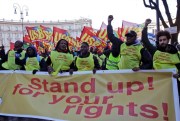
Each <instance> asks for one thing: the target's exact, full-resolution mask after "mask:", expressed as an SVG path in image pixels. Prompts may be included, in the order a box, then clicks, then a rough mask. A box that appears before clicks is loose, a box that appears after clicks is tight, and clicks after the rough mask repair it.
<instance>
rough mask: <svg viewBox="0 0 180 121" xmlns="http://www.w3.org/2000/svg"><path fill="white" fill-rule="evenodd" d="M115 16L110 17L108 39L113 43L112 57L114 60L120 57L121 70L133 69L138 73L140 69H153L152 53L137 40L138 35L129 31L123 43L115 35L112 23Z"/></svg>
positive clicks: (119, 65)
mask: <svg viewBox="0 0 180 121" xmlns="http://www.w3.org/2000/svg"><path fill="white" fill-rule="evenodd" d="M112 20H113V16H112V15H109V16H108V26H107V33H108V38H109V40H110V41H111V42H112V49H111V52H112V55H113V57H114V58H116V57H118V56H120V60H119V63H118V67H119V69H120V70H121V69H132V70H133V71H138V70H140V69H151V68H152V57H151V55H150V53H149V52H148V51H147V50H146V49H145V48H144V47H143V46H142V45H141V43H140V42H139V41H138V40H137V33H136V32H135V31H132V30H131V31H129V32H128V33H127V34H126V35H125V36H126V42H123V41H122V40H120V39H119V38H117V37H115V36H114V34H113V28H112V25H111V22H112Z"/></svg>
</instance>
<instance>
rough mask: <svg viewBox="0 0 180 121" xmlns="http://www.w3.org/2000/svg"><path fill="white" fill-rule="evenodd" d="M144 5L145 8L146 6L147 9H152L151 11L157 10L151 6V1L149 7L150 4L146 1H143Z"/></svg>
mask: <svg viewBox="0 0 180 121" xmlns="http://www.w3.org/2000/svg"><path fill="white" fill-rule="evenodd" d="M143 3H144V6H145V7H147V8H151V9H155V7H154V6H152V4H151V0H149V5H148V4H146V0H143Z"/></svg>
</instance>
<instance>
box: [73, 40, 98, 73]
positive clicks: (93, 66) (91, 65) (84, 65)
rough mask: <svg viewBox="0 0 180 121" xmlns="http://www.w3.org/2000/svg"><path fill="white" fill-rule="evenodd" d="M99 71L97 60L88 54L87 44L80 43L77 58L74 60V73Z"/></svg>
mask: <svg viewBox="0 0 180 121" xmlns="http://www.w3.org/2000/svg"><path fill="white" fill-rule="evenodd" d="M99 69H100V65H99V62H98V59H97V57H96V56H95V55H93V54H92V53H90V52H89V44H88V43H87V42H82V44H81V50H80V54H79V56H77V57H76V58H75V70H76V71H90V70H92V71H93V73H96V70H99Z"/></svg>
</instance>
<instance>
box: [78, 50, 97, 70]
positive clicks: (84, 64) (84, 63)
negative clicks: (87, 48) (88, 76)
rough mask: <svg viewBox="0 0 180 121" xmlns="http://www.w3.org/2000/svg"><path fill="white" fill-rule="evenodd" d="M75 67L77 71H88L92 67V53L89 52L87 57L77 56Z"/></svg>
mask: <svg viewBox="0 0 180 121" xmlns="http://www.w3.org/2000/svg"><path fill="white" fill-rule="evenodd" d="M76 67H77V68H78V71H90V70H93V69H94V59H93V54H91V53H90V55H89V57H87V58H80V57H77V59H76Z"/></svg>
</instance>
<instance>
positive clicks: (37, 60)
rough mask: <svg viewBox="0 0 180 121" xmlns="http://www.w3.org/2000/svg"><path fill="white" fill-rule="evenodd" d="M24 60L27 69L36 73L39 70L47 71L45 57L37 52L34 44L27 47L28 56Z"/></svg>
mask: <svg viewBox="0 0 180 121" xmlns="http://www.w3.org/2000/svg"><path fill="white" fill-rule="evenodd" d="M23 62H24V63H23V65H24V68H25V70H26V71H32V74H36V72H37V71H47V64H46V62H45V60H44V58H42V57H40V56H39V55H38V54H37V51H36V48H35V47H33V46H30V47H28V48H27V49H26V58H25V59H24V61H23Z"/></svg>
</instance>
